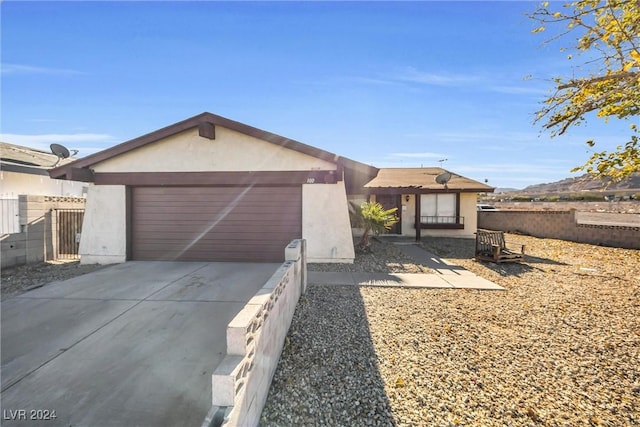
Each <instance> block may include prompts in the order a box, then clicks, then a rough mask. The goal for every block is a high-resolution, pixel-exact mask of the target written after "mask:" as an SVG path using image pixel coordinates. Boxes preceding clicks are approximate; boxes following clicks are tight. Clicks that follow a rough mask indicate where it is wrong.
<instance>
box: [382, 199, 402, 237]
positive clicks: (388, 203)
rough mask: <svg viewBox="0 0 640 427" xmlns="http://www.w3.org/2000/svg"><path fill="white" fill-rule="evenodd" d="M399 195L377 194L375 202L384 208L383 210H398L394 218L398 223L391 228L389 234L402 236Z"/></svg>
mask: <svg viewBox="0 0 640 427" xmlns="http://www.w3.org/2000/svg"><path fill="white" fill-rule="evenodd" d="M401 197H402V196H401V195H400V194H377V195H376V201H377V202H378V203H380V204H381V205H382V206H384V208H385V209H393V208H398V210H397V211H396V216H397V217H398V219H399V221H398V222H397V223H395V224H394V226H393V227H391V230H389V231H388V233H389V234H402V200H401Z"/></svg>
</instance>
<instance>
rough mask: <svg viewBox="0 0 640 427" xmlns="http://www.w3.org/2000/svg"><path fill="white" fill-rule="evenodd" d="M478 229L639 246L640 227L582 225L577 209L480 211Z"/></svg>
mask: <svg viewBox="0 0 640 427" xmlns="http://www.w3.org/2000/svg"><path fill="white" fill-rule="evenodd" d="M478 228H484V229H488V230H500V231H505V232H512V233H521V234H527V235H530V236H534V237H541V238H550V239H559V240H568V241H571V242H578V243H589V244H593V245H600V246H612V247H618V248H627V249H640V227H630V226H616V225H604V224H603V225H594V224H580V223H578V221H577V220H576V211H573V210H571V211H480V212H478Z"/></svg>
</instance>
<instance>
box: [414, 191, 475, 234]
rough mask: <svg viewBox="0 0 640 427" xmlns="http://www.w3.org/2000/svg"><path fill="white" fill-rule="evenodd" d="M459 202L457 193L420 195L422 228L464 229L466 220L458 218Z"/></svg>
mask: <svg viewBox="0 0 640 427" xmlns="http://www.w3.org/2000/svg"><path fill="white" fill-rule="evenodd" d="M458 200H459V199H458V195H457V194H455V193H436V194H422V195H420V224H421V228H442V227H444V228H448V227H453V228H463V227H464V225H463V224H464V220H463V218H462V217H460V216H458Z"/></svg>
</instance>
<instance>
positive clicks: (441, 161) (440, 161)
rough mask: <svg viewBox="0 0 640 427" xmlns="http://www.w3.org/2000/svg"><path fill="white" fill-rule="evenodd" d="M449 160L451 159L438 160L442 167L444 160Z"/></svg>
mask: <svg viewBox="0 0 640 427" xmlns="http://www.w3.org/2000/svg"><path fill="white" fill-rule="evenodd" d="M447 160H449V159H440V160H438V163H440V167H442V164H443V163H444V162H446V161H447Z"/></svg>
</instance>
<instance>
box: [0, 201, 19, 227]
mask: <svg viewBox="0 0 640 427" xmlns="http://www.w3.org/2000/svg"><path fill="white" fill-rule="evenodd" d="M19 232H20V210H19V203H18V199H0V234H13V233H19Z"/></svg>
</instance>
